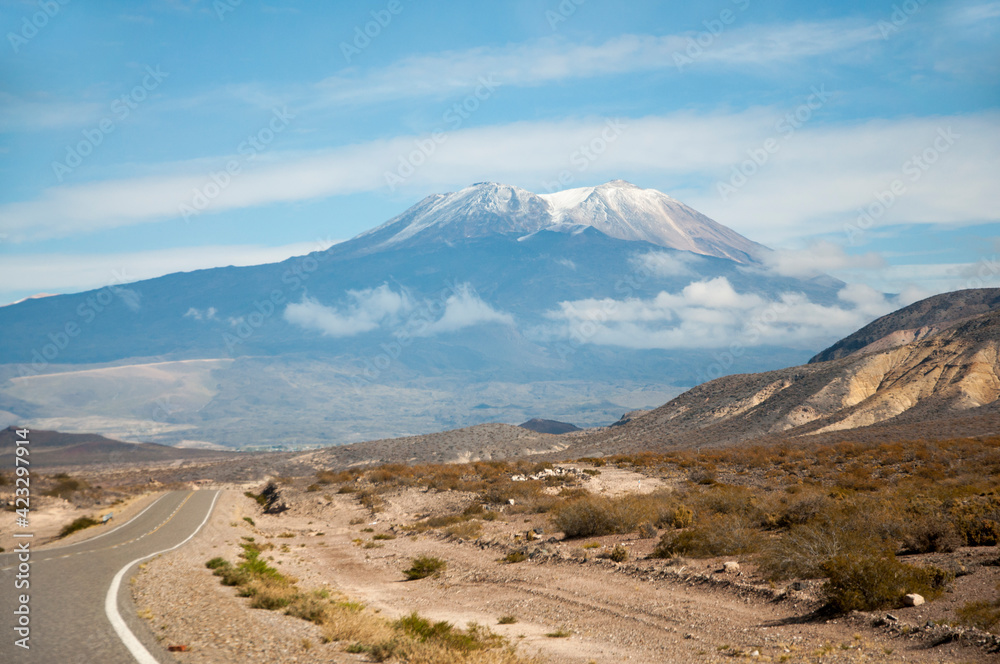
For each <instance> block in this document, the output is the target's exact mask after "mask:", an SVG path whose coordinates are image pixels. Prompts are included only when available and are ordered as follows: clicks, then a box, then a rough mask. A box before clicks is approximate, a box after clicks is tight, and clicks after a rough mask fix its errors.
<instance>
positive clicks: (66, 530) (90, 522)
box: [59, 516, 100, 537]
mask: <svg viewBox="0 0 1000 664" xmlns="http://www.w3.org/2000/svg"><path fill="white" fill-rule="evenodd" d="M99 523H100V521H97V520H95V519H92V518H90V517H89V516H81V517H80V518H78V519H75V520H73V521H72V522H70V523H68V524H66V525H65V526H63V527H62V530H60V531H59V537H67V536H69V535H72V534H73V533H75V532H76V531H78V530H83V529H84V528H90V527H91V526H96V525H97V524H99Z"/></svg>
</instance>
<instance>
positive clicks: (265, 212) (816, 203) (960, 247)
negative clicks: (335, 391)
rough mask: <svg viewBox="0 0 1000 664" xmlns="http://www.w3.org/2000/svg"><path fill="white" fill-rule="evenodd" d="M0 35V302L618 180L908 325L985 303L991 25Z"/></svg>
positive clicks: (28, 22) (181, 25)
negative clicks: (874, 303) (911, 313)
mask: <svg viewBox="0 0 1000 664" xmlns="http://www.w3.org/2000/svg"><path fill="white" fill-rule="evenodd" d="M0 24H2V25H3V32H4V40H3V42H4V43H3V44H0V68H2V69H0V71H2V76H0V182H2V183H3V184H2V187H0V302H10V301H14V300H16V299H19V298H21V297H25V296H28V295H31V294H34V293H39V292H49V293H54V292H73V291H79V290H84V289H88V288H96V287H100V286H103V285H106V284H109V283H116V282H120V281H130V280H135V279H139V278H148V277H152V276H157V275H160V274H165V273H168V272H173V271H178V270H189V269H195V268H200V267H210V266H215V265H228V264H253V263H261V262H270V261H274V260H280V259H283V258H285V257H288V256H290V255H295V254H301V253H305V252H307V251H311V250H314V249H317V248H321V247H322V246H324V245H326V244H328V243H330V242H333V241H337V240H343V239H347V238H349V237H352V236H354V235H355V234H357V233H359V232H361V231H363V230H366V229H368V228H370V227H372V226H375V225H377V224H379V223H381V222H383V221H385V220H386V219H388V218H390V217H392V216H394V215H396V214H398V213H400V212H401V211H403V210H404V209H405V208H407V207H408V206H410V205H412V204H413V203H415V202H416V201H418V200H420V199H421V198H423V197H424V196H426V195H428V194H430V193H435V192H444V191H454V190H456V189H459V188H462V187H464V186H467V185H469V184H471V183H473V182H477V181H484V180H492V181H499V182H505V183H510V184H515V185H518V186H522V187H524V188H526V189H529V190H532V191H536V192H545V191H550V190H553V189H556V188H563V187H567V186H585V185H594V184H599V183H601V182H605V181H607V180H611V179H616V178H623V179H627V180H630V181H632V182H634V183H636V184H638V185H640V186H643V187H653V188H656V189H660V190H662V191H664V192H667V193H669V194H671V195H672V196H674V197H675V198H678V199H680V200H682V201H684V202H685V203H687V204H689V205H691V206H693V207H695V208H696V209H698V210H700V211H702V212H704V213H706V214H708V215H709V216H711V217H713V218H714V219H716V220H717V221H719V222H721V223H723V224H725V225H727V226H730V227H732V228H734V229H736V230H737V231H739V232H740V233H743V234H744V235H746V236H747V237H749V238H751V239H753V240H756V241H759V242H762V243H764V244H767V245H769V246H772V247H775V248H778V249H783V250H786V251H785V252H784V253H783V254H782V255H783V256H786V257H787V259H786V260H787V261H788V262H789V263H790V264H791V267H790V268H789V269H790V270H792V271H794V269H795V264H806V265H809V266H812V267H815V266H817V265H820V266H823V267H824V268H825V269H827V270H828V271H829V272H830V273H832V274H835V275H837V276H840V277H841V278H844V279H845V280H848V281H851V282H856V283H863V284H866V285H869V286H871V287H873V288H876V289H879V290H882V291H887V292H908V293H911V294H912V295H911V297H910V298H909V299H913V297H917V296H918V295H920V294H929V293H933V292H940V291H944V290H952V289H957V288H965V287H970V286H994V287H997V286H1000V262H998V254H1000V243H998V239H997V238H998V237H1000V206H998V202H1000V195H998V193H997V191H998V188H997V186H996V178H997V173H998V171H1000V39H998V36H1000V32H998V31H1000V2H982V1H973V0H964V1H959V2H929V1H927V2H920V1H919V0H907V1H906V2H898V1H897V2H885V3H878V2H875V3H873V2H865V3H862V2H818V3H808V4H807V3H791V2H762V1H759V0H720V1H718V2H700V3H669V4H667V3H659V2H642V1H640V2H631V3H628V5H627V9H622V5H621V3H610V2H598V1H597V0H586V1H583V0H562V2H559V1H557V0H549V1H527V0H525V1H521V2H496V3H490V4H488V5H480V4H476V3H467V2H430V1H426V0H422V1H421V2H408V1H406V0H398V1H393V2H389V1H381V0H379V1H375V2H353V3H328V2H312V3H306V2H297V3H296V2H280V1H279V0H271V1H270V2H257V1H254V0H243V1H242V2H237V1H236V0H219V1H218V2H210V1H208V0H201V1H200V2H199V1H182V0H173V1H168V0H154V1H152V2H128V3H87V2H83V1H82V0H75V1H70V2H59V1H58V0H51V1H50V2H42V3H40V4H39V3H36V2H14V1H9V0H4V1H0ZM366 32H367V33H368V34H367V35H366V34H365V33H366ZM609 123H612V125H613V126H614V127H616V128H617V129H616V132H612V133H610V134H609V133H607V132H605V129H606V128H607V127H609ZM602 132H603V133H604V134H605V135H606V136H608V135H610V136H613V140H608V141H601V140H600V137H601V136H602ZM587 146H590V149H589V150H588V149H587ZM227 169H228V170H227ZM560 176H562V184H560Z"/></svg>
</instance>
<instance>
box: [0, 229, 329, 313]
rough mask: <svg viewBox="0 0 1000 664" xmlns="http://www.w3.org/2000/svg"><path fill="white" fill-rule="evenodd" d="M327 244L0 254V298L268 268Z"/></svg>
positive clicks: (17, 297) (10, 298)
mask: <svg viewBox="0 0 1000 664" xmlns="http://www.w3.org/2000/svg"><path fill="white" fill-rule="evenodd" d="M330 244H331V243H330V241H327V240H324V241H316V242H298V243H294V244H288V245H282V246H277V247H265V246H260V245H206V246H200V247H177V248H171V249H155V250H149V251H133V252H122V253H107V254H98V253H95V254H55V253H53V254H5V255H4V256H3V259H2V260H0V284H2V287H0V298H5V299H6V300H7V301H10V300H14V299H19V298H21V297H24V296H25V295H29V294H33V293H37V292H42V291H44V292H49V293H72V292H77V291H82V290H88V289H91V288H101V287H103V286H106V285H107V284H110V283H115V284H120V283H123V282H131V281H139V280H142V279H152V278H154V277H160V276H163V275H165V274H170V273H172V272H188V271H191V270H202V269H205V268H211V267H223V266H227V265H260V264H262V263H274V262H277V261H282V260H285V259H286V258H290V257H291V256H301V255H303V254H307V253H309V252H312V251H319V250H321V249H325V248H327V247H328V246H330Z"/></svg>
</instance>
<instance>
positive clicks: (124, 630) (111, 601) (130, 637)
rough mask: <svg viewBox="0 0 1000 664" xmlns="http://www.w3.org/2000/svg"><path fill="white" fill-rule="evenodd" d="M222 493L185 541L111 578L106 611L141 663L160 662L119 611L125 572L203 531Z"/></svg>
mask: <svg viewBox="0 0 1000 664" xmlns="http://www.w3.org/2000/svg"><path fill="white" fill-rule="evenodd" d="M221 493H222V491H221V490H217V491H216V492H215V497H214V498H212V504H211V505H209V506H208V513H207V514H205V518H204V519H203V520H202V522H201V523H200V524H199V525H198V527H197V528H195V530H194V532H193V533H191V534H190V535H188V536H187V537H185V538H184V540H183V541H181V542H180V543H178V544H175V545H174V546H172V547H170V548H169V549H163V550H162V551H156V552H155V553H151V554H149V555H147V556H143V557H142V558H136V559H135V560H133V561H132V562H130V563H129V564H127V565H125V567H122V568H121V569H120V570H118V573H117V574H115V578H114V579H112V580H111V587H110V588H108V594H107V596H106V597H105V598H104V613H105V614H107V616H108V620H109V621H110V622H111V626H112V627H114V629H115V632H116V633H117V634H118V638H119V639H121V641H122V643H123V644H125V647H126V648H128V651H129V652H130V653H132V656H133V657H135V661H137V662H139V664H160V663H159V662H158V661H157V659H156V658H155V657H153V655H152V654H150V652H149V651H148V650H146V646H144V645H142V642H141V641H139V639H138V638H136V635H135V634H133V633H132V630H130V629H129V628H128V625H126V624H125V621H124V620H123V619H122V616H121V613H119V612H118V589H119V588H120V587H121V584H122V579H123V578H124V577H125V573H126V572H128V571H129V569H130V568H131V567H132V566H133V565H135V564H136V563H141V562H142V561H143V560H146V559H147V558H152V557H153V556H158V555H160V554H163V553H167V552H168V551H173V550H174V549H178V548H180V547H182V546H184V545H185V544H187V543H188V542H189V541H190V540H191V538H193V537H194V536H195V535H197V534H198V533H199V532H200V531H201V529H202V527H203V526H204V525H205V524H206V523H208V519H209V517H210V516H212V510H213V509H215V502H216V501H217V500H218V499H219V495H220V494H221Z"/></svg>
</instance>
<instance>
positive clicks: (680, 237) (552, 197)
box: [358, 180, 766, 263]
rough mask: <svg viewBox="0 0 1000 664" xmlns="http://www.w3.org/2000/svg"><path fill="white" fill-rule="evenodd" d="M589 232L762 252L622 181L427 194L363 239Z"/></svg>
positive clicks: (487, 186)
mask: <svg viewBox="0 0 1000 664" xmlns="http://www.w3.org/2000/svg"><path fill="white" fill-rule="evenodd" d="M588 226H589V227H592V228H594V229H596V230H598V231H600V232H601V233H604V234H605V235H608V236H609V237H613V238H617V239H620V240H627V241H644V242H650V243H652V244H657V245H660V246H663V247H668V248H671V249H681V250H684V251H691V252H694V253H698V254H703V255H708V256H717V257H720V258H729V259H731V260H735V261H738V262H741V263H747V262H753V261H755V260H756V257H757V256H758V255H759V254H760V253H761V251H766V249H765V248H764V247H762V246H761V245H758V244H756V243H755V242H752V241H750V240H748V239H747V238H745V237H743V236H742V235H740V234H738V233H736V232H735V231H733V230H731V229H729V228H727V227H725V226H723V225H721V224H719V223H717V222H715V221H713V220H712V219H709V218H708V217H706V216H705V215H703V214H701V213H700V212H698V211H696V210H694V209H692V208H690V207H688V206H686V205H684V204H683V203H681V202H680V201H677V200H675V199H673V198H671V197H670V196H668V195H666V194H664V193H662V192H660V191H657V190H655V189H643V188H641V187H638V186H636V185H634V184H632V183H630V182H626V181H624V180H612V181H611V182H607V183H605V184H602V185H598V186H596V187H578V188H575V189H566V190H564V191H559V192H555V193H551V194H534V193H532V192H530V191H527V190H525V189H521V188H520V187H515V186H512V185H506V184H499V183H496V182H478V183H476V184H473V185H471V186H469V187H466V188H464V189H461V190H459V191H457V192H453V193H450V194H436V195H433V196H428V197H427V198H425V199H424V200H422V201H421V202H419V203H417V204H416V205H414V206H413V207H411V208H410V209H409V210H407V211H406V212H404V213H403V214H401V215H399V216H398V217H395V218H393V219H390V220H389V221H388V222H386V223H385V224H382V225H381V226H379V227H378V228H375V229H373V230H371V231H368V232H366V233H363V234H361V235H359V236H358V239H362V238H365V239H366V240H367V242H368V243H369V244H370V246H372V248H379V247H388V246H391V245H396V244H398V243H400V242H403V241H405V240H409V239H411V238H416V237H417V236H419V237H420V239H422V240H427V241H434V240H438V241H445V242H454V241H460V240H462V239H466V238H473V237H483V236H488V235H496V234H518V235H531V234H534V233H537V232H539V231H542V230H548V231H554V232H570V229H573V230H574V231H575V232H579V229H580V228H581V227H588Z"/></svg>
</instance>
